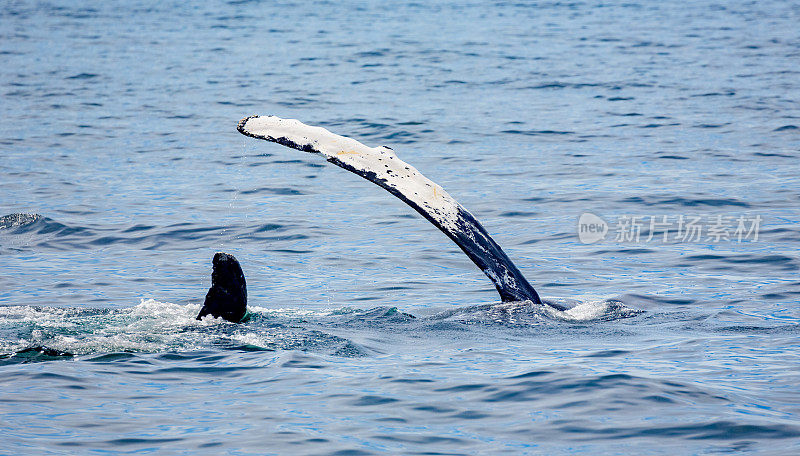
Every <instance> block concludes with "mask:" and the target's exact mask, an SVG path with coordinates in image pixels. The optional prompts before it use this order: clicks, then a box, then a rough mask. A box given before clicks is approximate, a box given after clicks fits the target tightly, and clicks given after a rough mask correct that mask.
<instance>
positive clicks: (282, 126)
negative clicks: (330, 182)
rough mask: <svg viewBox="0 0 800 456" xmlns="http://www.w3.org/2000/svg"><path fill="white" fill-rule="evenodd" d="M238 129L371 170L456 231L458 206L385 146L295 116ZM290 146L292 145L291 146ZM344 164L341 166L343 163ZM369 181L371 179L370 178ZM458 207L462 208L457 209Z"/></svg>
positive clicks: (248, 122) (257, 120)
mask: <svg viewBox="0 0 800 456" xmlns="http://www.w3.org/2000/svg"><path fill="white" fill-rule="evenodd" d="M239 130H240V131H241V132H242V133H245V134H247V135H250V136H254V137H260V138H264V139H268V140H270V141H275V142H279V143H282V142H284V141H281V139H282V138H284V139H285V140H288V141H289V142H291V143H294V144H296V145H297V146H299V147H295V148H298V149H301V150H305V151H307V152H311V153H318V154H321V155H323V156H324V157H325V158H326V159H328V160H329V161H331V162H333V163H335V164H337V165H339V166H342V167H345V168H352V171H354V172H357V173H358V174H365V173H374V175H375V178H377V179H380V180H382V181H383V183H382V184H381V186H384V187H387V189H389V190H390V189H394V190H395V191H397V192H398V193H400V194H402V195H403V196H404V197H405V198H406V199H408V200H409V201H410V202H412V203H414V204H416V205H417V206H419V207H421V208H423V209H424V210H425V211H426V212H427V213H428V215H430V216H431V217H432V218H433V219H435V220H436V221H437V222H438V223H439V224H441V225H442V226H443V227H445V228H447V229H450V230H456V229H457V226H456V220H457V214H458V208H459V207H460V205H459V204H458V202H457V201H456V200H455V199H454V198H453V197H451V196H450V195H449V194H448V193H447V192H446V191H444V189H442V187H441V186H439V185H438V184H436V183H435V182H433V181H432V180H430V179H428V178H427V177H425V176H423V175H422V173H420V172H419V171H417V169H416V168H414V167H413V166H411V165H409V164H408V163H406V162H404V161H403V160H400V159H399V158H398V157H397V155H396V154H395V153H394V151H393V150H392V149H389V148H388V147H383V146H381V147H368V146H366V145H364V144H362V143H360V142H358V141H356V140H355V139H352V138H347V137H344V136H340V135H337V134H334V133H331V132H330V131H328V130H326V129H324V128H322V127H312V126H310V125H306V124H304V123H302V122H300V121H299V120H295V119H281V118H279V117H275V116H268V117H249V118H247V119H245V120H243V121H242V123H241V124H240V125H239ZM292 147H294V146H292ZM343 165H344V166H343ZM370 180H373V179H370ZM461 209H462V210H466V209H463V207H462V208H461Z"/></svg>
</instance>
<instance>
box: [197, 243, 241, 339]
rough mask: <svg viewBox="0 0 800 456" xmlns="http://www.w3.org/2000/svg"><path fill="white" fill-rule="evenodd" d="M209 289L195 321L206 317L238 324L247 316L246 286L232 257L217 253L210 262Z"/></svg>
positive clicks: (236, 262) (239, 268)
mask: <svg viewBox="0 0 800 456" xmlns="http://www.w3.org/2000/svg"><path fill="white" fill-rule="evenodd" d="M212 264H213V271H212V273H211V288H209V289H208V293H207V294H206V300H205V302H204V303H203V307H202V308H201V309H200V313H199V314H197V319H198V320H200V319H202V318H203V317H205V316H206V315H211V316H212V317H215V318H223V319H225V320H228V321H230V322H233V323H239V322H241V321H242V320H243V319H244V318H245V315H246V314H247V285H246V283H245V280H244V273H243V272H242V267H241V266H240V265H239V262H238V261H236V258H234V256H233V255H229V254H227V253H222V252H218V253H216V254H215V255H214V259H213V260H212Z"/></svg>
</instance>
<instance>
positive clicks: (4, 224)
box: [0, 214, 42, 230]
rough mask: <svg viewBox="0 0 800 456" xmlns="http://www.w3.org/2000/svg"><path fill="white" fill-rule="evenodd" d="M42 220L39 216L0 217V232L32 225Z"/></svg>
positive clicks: (16, 215)
mask: <svg viewBox="0 0 800 456" xmlns="http://www.w3.org/2000/svg"><path fill="white" fill-rule="evenodd" d="M41 218H42V216H41V215H39V214H8V215H4V216H2V217H0V230H3V229H9V228H17V227H21V226H25V225H30V224H32V223H35V222H37V221H39V220H40V219H41Z"/></svg>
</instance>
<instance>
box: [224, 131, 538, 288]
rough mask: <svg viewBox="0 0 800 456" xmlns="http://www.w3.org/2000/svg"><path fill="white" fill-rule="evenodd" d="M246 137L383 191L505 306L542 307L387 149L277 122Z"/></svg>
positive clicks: (480, 237) (478, 232) (462, 213)
mask: <svg viewBox="0 0 800 456" xmlns="http://www.w3.org/2000/svg"><path fill="white" fill-rule="evenodd" d="M238 130H239V132H240V133H242V134H243V135H246V136H250V137H253V138H257V139H264V140H267V141H272V142H275V143H278V144H281V145H284V146H287V147H291V148H293V149H297V150H301V151H304V152H311V153H316V154H320V155H322V156H323V157H325V159H326V160H327V161H329V162H331V163H333V164H334V165H336V166H339V167H341V168H344V169H346V170H348V171H350V172H352V173H355V174H358V175H359V176H361V177H363V178H364V179H367V180H369V181H370V182H372V183H374V184H376V185H378V186H380V187H383V188H384V189H385V190H386V191H388V192H389V193H391V194H392V195H394V196H396V197H397V198H399V199H400V200H402V201H403V202H404V203H406V204H408V205H409V206H411V207H412V208H413V209H414V210H416V211H417V212H419V213H420V214H421V215H422V216H423V217H425V218H426V219H427V220H428V221H429V222H431V223H432V224H433V225H434V226H436V227H437V228H439V229H440V230H441V231H442V232H443V233H444V234H446V235H447V236H448V237H449V238H450V239H452V240H453V242H455V243H456V244H458V246H459V247H460V248H461V250H463V251H464V253H466V254H467V256H468V257H469V259H470V260H472V262H473V263H475V265H477V266H478V267H479V268H480V269H481V270H482V271H483V272H484V274H486V275H487V276H488V277H489V279H491V281H492V282H493V283H494V285H495V287H496V288H497V291H498V292H499V293H500V297H501V299H502V300H503V301H525V300H529V301H533V302H534V303H537V304H538V303H541V300H540V299H539V295H538V294H537V293H536V291H535V290H534V289H533V287H532V286H531V285H530V284H529V283H528V281H527V280H525V277H523V275H522V273H521V272H520V271H519V269H517V267H516V266H515V265H514V263H513V262H512V261H511V260H510V259H509V258H508V256H506V254H505V252H503V249H501V248H500V246H499V245H497V243H496V242H495V241H494V239H492V238H491V236H489V233H487V232H486V230H485V229H484V228H483V226H481V224H480V223H478V221H477V220H476V219H475V217H473V216H472V214H470V213H469V211H467V210H466V209H464V207H463V206H461V205H460V204H459V203H458V201H456V200H455V199H454V198H453V197H452V196H450V195H449V194H448V193H447V192H446V191H445V190H444V189H443V188H442V187H441V186H439V185H438V184H436V183H435V182H433V181H431V180H430V179H428V178H427V177H425V176H423V175H422V173H420V172H419V171H417V169H416V168H414V167H413V166H411V165H409V164H408V163H406V162H404V161H403V160H400V159H399V158H398V157H397V155H396V154H395V153H394V151H393V150H392V149H391V148H389V147H386V146H381V147H374V148H373V147H368V146H365V145H364V144H362V143H360V142H358V141H356V140H354V139H352V138H347V137H344V136H339V135H337V134H334V133H331V132H330V131H328V130H326V129H324V128H321V127H312V126H310V125H306V124H304V123H302V122H300V121H298V120H294V119H281V118H279V117H275V116H267V117H261V116H250V117H246V118H244V119H242V120H241V121H240V122H239V125H238Z"/></svg>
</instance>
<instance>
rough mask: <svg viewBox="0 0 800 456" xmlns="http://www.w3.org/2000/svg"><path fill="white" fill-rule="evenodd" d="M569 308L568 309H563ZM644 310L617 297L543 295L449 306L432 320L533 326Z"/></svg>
mask: <svg viewBox="0 0 800 456" xmlns="http://www.w3.org/2000/svg"><path fill="white" fill-rule="evenodd" d="M559 309H565V310H559ZM642 312H643V311H641V310H637V309H633V308H630V307H627V306H625V304H624V303H622V301H618V300H614V299H601V300H586V301H581V300H575V299H566V298H548V299H543V304H534V303H532V302H530V301H515V302H503V303H497V304H484V305H478V306H469V307H463V308H459V309H452V310H447V311H445V312H441V313H439V314H436V315H434V316H433V317H431V319H432V320H448V321H458V322H460V323H467V324H483V325H500V326H520V325H522V326H530V325H537V324H542V323H545V322H548V321H562V322H569V323H578V322H580V323H588V322H593V321H612V320H619V319H622V318H630V317H635V316H636V315H639V314H640V313H642Z"/></svg>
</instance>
